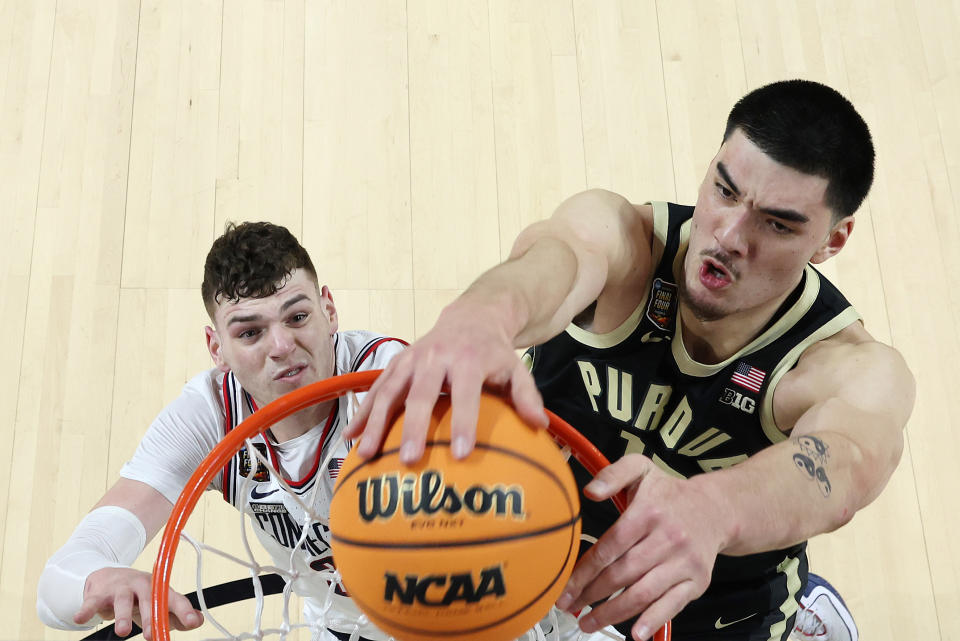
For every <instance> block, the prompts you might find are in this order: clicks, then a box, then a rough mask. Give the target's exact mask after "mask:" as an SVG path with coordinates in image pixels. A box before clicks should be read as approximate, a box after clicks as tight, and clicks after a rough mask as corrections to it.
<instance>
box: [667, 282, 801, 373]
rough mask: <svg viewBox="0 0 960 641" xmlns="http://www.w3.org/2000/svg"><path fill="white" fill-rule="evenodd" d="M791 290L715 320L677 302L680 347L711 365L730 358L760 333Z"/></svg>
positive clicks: (694, 357)
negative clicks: (681, 328)
mask: <svg viewBox="0 0 960 641" xmlns="http://www.w3.org/2000/svg"><path fill="white" fill-rule="evenodd" d="M792 292H793V290H792V289H791V290H789V291H787V292H786V293H785V294H783V295H782V296H780V297H778V298H776V299H774V300H771V301H769V302H768V303H765V304H764V305H762V306H761V307H757V308H753V309H749V310H743V311H739V312H735V313H733V314H730V315H728V316H724V317H723V318H718V319H715V320H701V319H700V318H697V316H696V314H695V313H694V312H693V310H691V309H690V307H689V306H687V305H685V304H683V303H682V302H681V303H680V319H679V321H680V323H682V326H683V346H684V348H686V350H687V353H688V354H689V355H690V357H691V358H693V359H694V360H695V361H697V362H699V363H704V364H706V365H712V364H715V363H720V362H722V361H725V360H726V359H728V358H730V357H731V356H733V355H734V354H736V353H737V352H738V351H740V350H741V349H742V348H743V347H744V346H745V345H747V344H748V343H750V341H752V340H753V339H755V338H756V337H757V336H759V335H760V334H761V333H762V332H763V331H764V329H766V327H767V326H768V325H769V324H770V321H771V320H772V319H773V318H774V316H776V315H777V314H778V313H779V312H780V308H781V306H783V304H784V301H786V300H787V299H788V298H789V297H790V294H791V293H792Z"/></svg>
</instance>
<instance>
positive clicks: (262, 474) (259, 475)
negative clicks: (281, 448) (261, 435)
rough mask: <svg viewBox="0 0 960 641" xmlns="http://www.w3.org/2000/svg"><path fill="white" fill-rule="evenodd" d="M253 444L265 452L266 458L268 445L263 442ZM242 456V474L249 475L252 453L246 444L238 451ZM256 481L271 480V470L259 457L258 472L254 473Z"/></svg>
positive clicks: (265, 456) (258, 449)
mask: <svg viewBox="0 0 960 641" xmlns="http://www.w3.org/2000/svg"><path fill="white" fill-rule="evenodd" d="M253 446H254V447H255V448H257V451H258V452H260V453H261V454H263V457H264V458H267V446H266V445H264V444H263V443H254V444H253ZM237 455H238V456H239V457H240V476H247V475H248V474H250V454H249V453H248V452H247V448H246V446H244V447H241V448H240V451H239V452H238V453H237ZM253 480H254V481H260V482H262V481H269V480H270V472H269V471H268V470H267V467H266V466H265V465H264V464H263V463H261V462H260V459H257V472H256V474H254V475H253Z"/></svg>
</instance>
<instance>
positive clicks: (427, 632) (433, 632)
mask: <svg viewBox="0 0 960 641" xmlns="http://www.w3.org/2000/svg"><path fill="white" fill-rule="evenodd" d="M577 518H578V519H579V516H578V517H577ZM574 529H575V528H571V530H570V534H571V536H570V541H569V543H568V545H567V557H566V558H565V559H564V560H563V563H561V564H560V569H559V570H557V573H556V574H554V575H553V578H552V579H550V582H549V583H547V585H546V587H545V588H543V590H541V591H540V593H539V594H537V595H536V596H534V597H533V598H532V599H530V600H529V601H527V602H526V603H524V604H523V605H521V606H520V607H518V608H516V609H515V610H513V611H512V612H510V613H508V614H506V615H504V616H502V617H500V618H499V619H497V620H496V621H492V622H490V623H486V624H484V625H481V626H477V627H474V628H465V629H459V630H426V629H422V628H415V627H411V626H408V625H403V624H402V623H398V622H397V621H394V620H393V619H388V618H386V617H383V616H379V615H377V614H368V615H367V616H368V617H369V618H370V619H371V620H373V621H374V622H375V623H376V622H377V621H378V620H379V621H383V622H384V623H387V624H389V625H390V626H392V627H395V628H397V629H400V630H405V631H407V632H415V633H417V634H423V635H425V636H433V637H451V636H456V635H459V634H470V633H474V632H481V631H483V630H487V629H489V628H493V627H496V626H498V625H500V624H501V623H504V622H506V621H510V620H511V619H513V618H515V617H516V616H517V615H518V614H520V613H521V612H523V611H524V610H526V609H527V608H529V607H530V605H531V604H533V603H536V602H537V601H538V600H539V599H540V598H542V597H543V595H544V594H546V593H547V591H549V590H550V588H552V587H553V586H554V585H555V584H556V582H557V579H558V578H560V575H562V574H563V571H564V568H566V567H567V564H568V563H569V562H570V555H571V554H572V553H573V547H574V546H573V531H574ZM577 543H578V545H579V537H578V539H577ZM344 585H346V583H344ZM346 588H347V592H350V598H352V599H353V600H354V601H356V602H357V603H359V604H360V605H361V606H362V608H361V609H362V610H363V611H364V612H370V613H374V612H378V610H377V609H376V608H375V607H373V606H371V605H370V604H369V603H367V602H366V601H361V600H360V599H358V598H357V595H356V593H354V592H351V591H350V586H348V585H346ZM548 612H549V610H548Z"/></svg>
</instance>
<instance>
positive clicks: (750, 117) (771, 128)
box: [723, 80, 874, 222]
mask: <svg viewBox="0 0 960 641" xmlns="http://www.w3.org/2000/svg"><path fill="white" fill-rule="evenodd" d="M735 129H740V130H741V131H742V132H743V133H744V135H745V136H746V137H747V138H748V139H749V140H750V142H752V143H753V144H754V145H756V146H757V147H759V148H760V150H761V151H763V152H764V153H765V154H767V155H768V156H770V157H771V158H773V159H774V160H776V161H777V162H779V163H780V164H783V165H786V166H787V167H792V168H793V169H796V170H797V171H801V172H803V173H805V174H811V175H815V176H822V177H824V178H826V179H827V181H828V184H827V192H826V195H825V201H826V202H825V204H826V205H827V206H828V207H830V209H831V210H833V220H834V222H836V221H837V220H840V219H841V218H843V217H844V216H849V215H850V214H852V213H853V212H855V211H856V210H857V209H858V208H859V207H860V205H861V203H863V199H864V198H866V197H867V192H869V191H870V185H871V184H872V183H873V160H874V151H873V141H872V140H871V138H870V130H869V129H868V128H867V123H865V122H864V121H863V118H861V117H860V114H858V113H857V110H856V109H854V107H853V105H852V104H850V101H849V100H847V99H846V98H844V97H843V96H842V95H840V94H839V93H838V92H837V91H835V90H834V89H831V88H830V87H827V86H826V85H822V84H820V83H818V82H812V81H810V80H784V81H781V82H774V83H772V84H769V85H766V86H764V87H760V88H759V89H755V90H754V91H751V92H750V93H748V94H747V95H746V96H744V97H743V98H741V99H740V100H739V101H738V102H737V104H736V105H734V107H733V109H732V110H731V111H730V115H729V116H728V117H727V128H726V130H725V131H724V133H723V140H724V141H726V140H727V138H729V137H730V135H731V134H732V133H733V132H734V130H735Z"/></svg>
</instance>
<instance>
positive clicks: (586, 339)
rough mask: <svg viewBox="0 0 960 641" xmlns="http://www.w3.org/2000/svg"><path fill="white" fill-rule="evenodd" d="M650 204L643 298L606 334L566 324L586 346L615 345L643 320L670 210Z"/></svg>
mask: <svg viewBox="0 0 960 641" xmlns="http://www.w3.org/2000/svg"><path fill="white" fill-rule="evenodd" d="M650 204H651V205H652V206H653V241H652V247H651V249H650V251H651V260H652V262H651V264H650V276H649V278H648V279H647V282H646V283H644V294H643V300H642V301H640V304H639V305H637V307H636V308H635V309H634V310H633V312H631V313H630V316H629V317H628V318H627V320H625V321H623V322H622V323H620V326H619V327H617V328H616V329H613V330H611V331H609V332H607V333H606V334H594V333H593V332H590V331H587V330H585V329H583V328H582V327H577V326H576V325H574V324H573V323H570V324H569V325H567V329H566V332H567V334H569V335H570V337H571V338H572V339H573V340H575V341H577V342H578V343H583V344H584V345H587V346H588V347H596V348H599V349H607V348H610V347H616V346H617V345H619V344H620V343H622V342H623V341H625V340H626V339H627V338H629V337H630V335H631V334H633V332H634V330H636V329H637V327H638V326H639V325H640V321H641V320H643V314H644V310H646V308H647V301H648V300H649V298H650V285H651V283H652V282H653V277H654V275H655V274H656V271H657V266H658V265H659V264H660V261H661V260H662V259H663V250H664V246H665V245H666V242H667V229H668V226H669V223H670V212H669V208H668V207H667V203H664V202H654V203H650ZM688 235H689V234H688ZM681 240H682V239H681Z"/></svg>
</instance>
